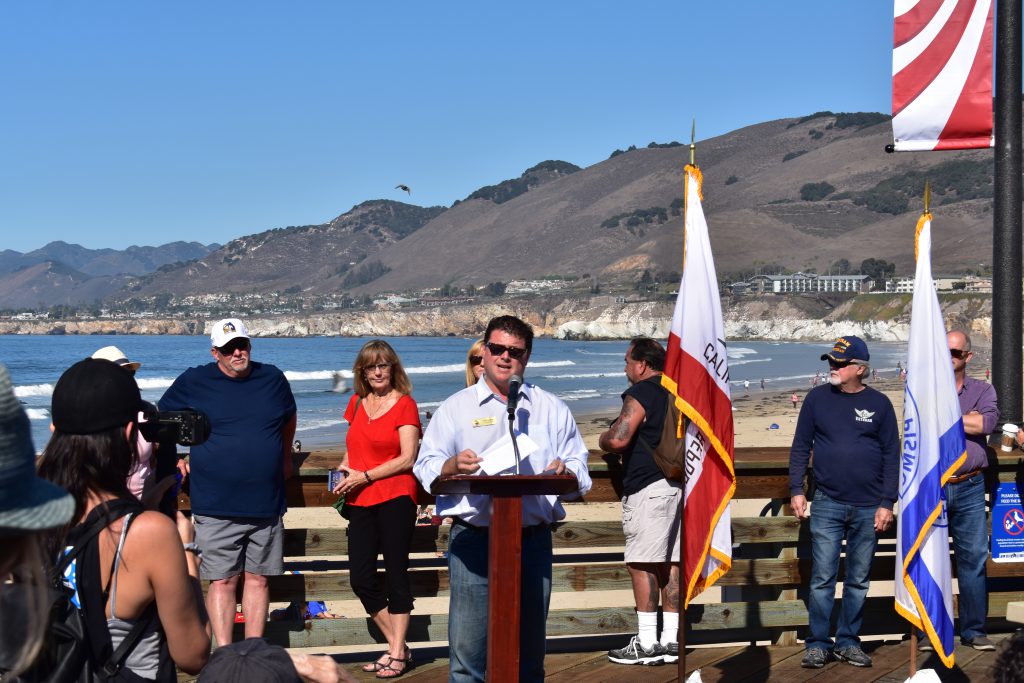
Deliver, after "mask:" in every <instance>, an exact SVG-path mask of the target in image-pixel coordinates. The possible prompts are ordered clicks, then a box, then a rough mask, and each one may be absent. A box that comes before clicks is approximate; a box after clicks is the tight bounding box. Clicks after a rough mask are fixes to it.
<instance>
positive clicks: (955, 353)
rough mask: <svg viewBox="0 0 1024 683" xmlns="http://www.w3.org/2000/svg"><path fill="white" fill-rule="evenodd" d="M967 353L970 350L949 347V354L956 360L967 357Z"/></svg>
mask: <svg viewBox="0 0 1024 683" xmlns="http://www.w3.org/2000/svg"><path fill="white" fill-rule="evenodd" d="M969 353H970V351H964V350H963V349H950V350H949V355H951V356H952V357H953V358H956V359H957V360H963V359H965V358H967V354H969Z"/></svg>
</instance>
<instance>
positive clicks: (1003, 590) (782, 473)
mask: <svg viewBox="0 0 1024 683" xmlns="http://www.w3.org/2000/svg"><path fill="white" fill-rule="evenodd" d="M337 459H338V456H337V455H333V454H320V453H317V454H314V455H313V456H312V457H309V455H308V454H301V455H300V456H299V458H298V459H297V463H296V464H297V465H298V464H301V468H297V471H298V472H299V476H297V477H295V478H293V479H292V480H290V481H289V484H288V502H289V506H292V507H294V506H325V505H329V504H331V503H333V502H334V496H333V495H331V494H329V493H328V492H327V491H326V486H325V482H326V468H327V467H329V466H330V465H332V464H333V463H334V462H336V461H337ZM1019 468H1020V460H1019V459H1018V458H1016V457H1002V458H1000V459H999V464H998V476H999V479H1000V480H1003V481H1013V480H1014V479H1015V477H1016V476H1018V475H1017V472H1018V469H1019ZM990 469H991V468H990ZM590 472H591V477H592V479H593V480H594V486H593V489H592V490H591V492H590V493H589V494H588V495H587V497H586V501H585V502H573V503H568V504H567V511H568V521H567V522H564V523H562V524H559V525H557V528H556V529H555V531H554V535H553V544H554V548H555V552H556V555H555V564H554V567H553V576H552V593H580V592H600V591H609V590H623V591H628V590H630V588H631V584H630V579H629V575H628V573H627V571H626V568H625V564H624V562H623V555H622V548H623V543H624V540H623V535H622V527H621V524H620V522H619V521H603V522H579V521H573V516H574V515H573V510H574V509H579V508H578V507H577V506H582V505H587V504H588V503H595V502H617V501H618V500H619V495H618V492H619V491H620V490H621V466H620V465H619V464H618V461H617V458H616V457H615V456H607V455H604V454H602V453H599V452H592V453H591V459H590ZM736 474H737V487H736V494H735V496H734V498H733V500H735V501H740V500H759V501H763V502H764V503H765V508H764V510H762V516H734V517H733V519H732V531H733V544H734V549H733V566H732V570H731V571H730V572H729V573H727V574H726V575H725V576H723V577H722V578H721V579H720V580H719V581H718V583H717V584H716V585H717V586H719V587H721V596H722V597H721V600H720V601H718V602H706V603H703V604H691V605H690V607H689V608H688V609H687V611H686V627H687V635H686V642H687V643H688V644H700V643H732V642H748V643H754V642H757V641H769V642H773V643H776V644H780V645H793V644H795V643H796V642H797V636H798V634H799V633H800V629H801V627H804V626H806V625H807V608H806V604H805V596H806V593H805V591H806V586H807V584H808V582H809V577H810V567H811V564H810V546H809V540H808V538H807V524H806V523H802V522H800V521H798V520H797V519H795V518H794V517H792V516H790V515H788V514H787V513H788V507H787V505H786V503H788V499H789V484H788V449H785V448H744V449H737V462H736ZM179 504H180V507H182V508H187V507H188V499H187V497H186V496H182V497H181V498H180V500H179ZM734 514H735V513H734ZM448 533H449V527H448V526H420V527H416V530H415V533H414V536H413V548H412V551H413V553H426V554H427V557H426V558H417V559H416V560H415V562H414V568H413V569H412V570H411V575H412V587H413V594H414V596H415V597H417V598H426V597H436V596H446V595H448V591H449V585H448V570H447V566H446V562H445V560H443V559H440V558H436V557H435V556H434V554H435V553H437V552H443V551H445V550H447V543H448ZM894 552H895V532H894V531H890V532H889V533H887V534H884V535H883V536H882V539H881V542H880V544H879V550H878V553H877V554H876V559H875V562H874V564H873V566H872V569H871V579H872V580H874V581H892V580H893V579H894V577H895V558H894ZM345 555H347V539H346V534H345V530H344V529H343V528H342V526H341V521H340V519H339V524H338V526H337V527H329V528H320V529H287V530H286V532H285V556H286V557H301V558H303V559H304V560H306V561H310V566H312V567H313V568H314V570H312V571H307V570H303V573H301V574H294V575H285V576H278V577H272V578H271V581H270V591H271V594H270V599H271V601H272V602H291V601H305V600H354V599H355V595H354V594H353V593H352V590H351V587H350V586H349V580H348V572H347V570H346V562H345V561H344V560H340V559H333V560H327V559H325V558H339V557H344V556H345ZM323 570H326V571H323ZM988 572H989V591H990V592H989V629H990V630H991V631H992V632H999V631H1001V630H1005V631H1009V630H1012V626H1011V625H1010V624H1009V623H1008V622H1007V621H1006V619H1005V617H1006V607H1007V603H1008V602H1011V601H1021V600H1024V582H1022V581H1021V577H1024V564H995V563H993V562H991V561H989V564H988ZM954 576H955V563H954ZM840 580H842V565H841V566H840ZM712 590H714V589H712ZM837 602H839V601H837ZM955 606H956V605H955V600H954V609H955ZM447 623H448V622H447V614H444V613H438V614H424V613H422V612H420V611H414V612H413V615H412V619H411V624H410V629H409V641H410V642H414V643H415V642H426V641H444V640H446V639H447ZM908 627H909V625H908V623H907V622H906V621H905V620H904V619H903V618H902V617H900V616H898V615H897V614H896V611H895V609H894V607H893V598H892V597H891V596H885V597H870V598H868V601H867V606H866V610H865V619H864V627H863V629H862V633H863V634H864V635H869V634H899V633H904V632H906V631H907V630H908ZM635 630H636V616H635V612H634V609H633V607H632V600H631V598H630V599H629V600H627V601H626V603H625V604H621V603H620V605H619V606H614V607H597V608H585V607H579V608H576V607H574V608H558V609H556V608H554V607H553V608H552V610H551V612H550V615H549V618H548V627H547V632H548V636H549V637H555V636H608V635H613V634H630V633H634V632H635ZM266 635H267V638H268V639H270V640H271V641H272V642H275V643H278V644H281V645H283V646H286V647H327V646H336V645H365V646H367V648H371V647H379V643H381V642H383V638H382V636H381V634H380V633H379V632H378V631H377V629H376V628H375V627H374V626H373V624H372V622H371V621H370V620H369V618H357V619H351V618H350V619H316V620H311V621H305V622H302V621H296V622H283V621H282V622H270V623H268V624H267V631H266ZM801 635H802V634H801ZM236 637H241V632H240V631H239V634H237V635H236Z"/></svg>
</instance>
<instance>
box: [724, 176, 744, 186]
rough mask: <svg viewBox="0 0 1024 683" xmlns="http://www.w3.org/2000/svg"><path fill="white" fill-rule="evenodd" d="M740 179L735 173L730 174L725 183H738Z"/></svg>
mask: <svg viewBox="0 0 1024 683" xmlns="http://www.w3.org/2000/svg"><path fill="white" fill-rule="evenodd" d="M739 181H740V179H739V178H737V177H736V176H734V175H731V176H729V177H728V178H726V179H725V184H726V185H732V184H733V183H738V182H739Z"/></svg>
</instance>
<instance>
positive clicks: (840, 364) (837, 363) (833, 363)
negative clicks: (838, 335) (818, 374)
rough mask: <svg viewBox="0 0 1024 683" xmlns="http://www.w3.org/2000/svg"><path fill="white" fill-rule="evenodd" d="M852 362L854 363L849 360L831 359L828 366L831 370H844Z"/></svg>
mask: <svg viewBox="0 0 1024 683" xmlns="http://www.w3.org/2000/svg"><path fill="white" fill-rule="evenodd" d="M852 362H853V361H849V360H832V359H831V358H829V359H828V366H829V367H830V368H835V369H836V370H842V369H843V368H845V367H847V366H848V365H850V364H851V363H852Z"/></svg>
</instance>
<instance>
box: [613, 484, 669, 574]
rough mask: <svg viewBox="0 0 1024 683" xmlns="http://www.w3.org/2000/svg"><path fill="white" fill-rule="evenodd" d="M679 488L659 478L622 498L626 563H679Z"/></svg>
mask: <svg viewBox="0 0 1024 683" xmlns="http://www.w3.org/2000/svg"><path fill="white" fill-rule="evenodd" d="M682 501H683V490H682V487H681V486H680V485H679V484H678V483H676V482H671V481H668V480H667V479H659V480H658V481H655V482H652V483H650V484H648V485H647V486H646V487H644V488H643V489H642V490H640V491H638V492H636V493H634V494H632V495H629V496H625V497H623V499H622V531H623V533H624V534H625V536H626V553H625V556H626V563H627V564H633V563H640V562H654V563H659V562H678V561H679V506H680V504H681V503H682Z"/></svg>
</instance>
